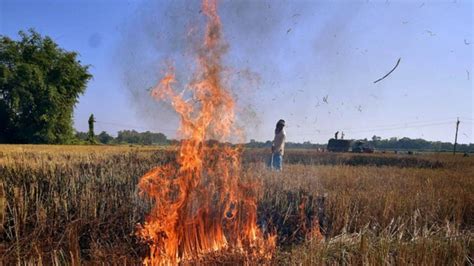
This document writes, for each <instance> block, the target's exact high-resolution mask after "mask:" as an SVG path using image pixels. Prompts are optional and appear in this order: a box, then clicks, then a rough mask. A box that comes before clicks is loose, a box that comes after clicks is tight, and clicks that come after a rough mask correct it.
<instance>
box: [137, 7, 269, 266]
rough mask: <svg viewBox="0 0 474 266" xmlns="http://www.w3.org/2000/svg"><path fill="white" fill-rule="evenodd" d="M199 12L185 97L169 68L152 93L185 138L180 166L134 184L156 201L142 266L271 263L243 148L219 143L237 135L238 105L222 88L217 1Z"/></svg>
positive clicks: (223, 46)
mask: <svg viewBox="0 0 474 266" xmlns="http://www.w3.org/2000/svg"><path fill="white" fill-rule="evenodd" d="M202 14H203V15H204V16H205V18H206V22H207V24H206V28H205V32H204V41H203V42H202V43H201V45H200V47H199V49H197V54H196V56H195V60H196V62H197V65H196V72H195V74H194V76H193V78H192V79H191V81H190V82H189V84H188V85H187V86H186V90H187V91H188V93H176V90H175V86H176V85H177V79H176V74H175V70H174V68H173V67H169V69H168V71H167V72H166V74H165V75H164V77H163V78H162V79H161V81H160V82H159V84H158V85H157V86H156V87H155V88H154V89H153V90H152V92H151V94H152V96H153V97H154V98H155V99H157V100H159V101H161V100H165V101H169V102H171V105H172V106H173V108H174V110H175V111H176V113H177V114H178V116H179V118H180V125H179V130H178V132H179V135H180V138H181V139H182V141H181V143H180V147H179V152H178V156H177V164H169V165H165V166H162V167H157V168H155V169H152V170H151V171H149V172H148V173H146V174H145V175H144V176H143V177H142V178H141V180H140V183H139V187H140V191H141V193H142V194H144V195H146V196H148V197H150V198H151V199H153V201H154V202H155V206H154V208H153V209H152V210H151V212H150V213H149V214H148V216H147V218H146V221H145V223H144V224H142V225H141V226H140V227H139V229H138V231H137V234H138V236H139V237H141V238H142V239H143V240H144V241H146V242H147V243H149V248H150V253H149V256H148V257H147V258H146V259H145V261H144V263H145V264H149V265H160V264H175V263H178V262H196V261H201V262H202V261H203V258H204V260H205V258H206V256H207V255H209V254H213V255H212V256H216V255H215V254H224V253H229V254H239V256H240V257H241V258H243V260H244V261H256V260H260V261H262V260H268V259H271V257H272V255H273V251H274V249H275V237H274V236H264V235H263V233H262V232H261V231H260V229H259V228H258V227H257V192H258V185H257V184H256V183H255V182H252V180H251V178H244V177H243V176H242V172H241V169H240V165H241V162H240V155H241V154H240V150H239V149H238V148H236V147H235V146H233V145H230V144H224V143H226V142H228V141H229V140H231V139H232V138H233V137H235V134H236V132H239V130H237V128H236V126H235V114H234V109H235V101H234V99H233V97H232V94H231V92H230V91H229V89H227V88H226V87H225V86H224V83H223V75H224V74H225V72H224V71H223V70H224V68H223V66H222V56H223V55H224V54H225V53H226V52H227V48H228V45H227V43H226V42H225V41H224V40H223V38H222V25H221V21H220V18H219V16H218V14H217V2H216V1H215V0H204V1H203V3H202ZM185 95H189V97H190V98H185Z"/></svg>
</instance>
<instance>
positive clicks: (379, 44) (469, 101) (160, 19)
mask: <svg viewBox="0 0 474 266" xmlns="http://www.w3.org/2000/svg"><path fill="white" fill-rule="evenodd" d="M0 3H1V4H0V34H2V35H7V36H10V37H13V38H16V37H17V32H18V31H19V30H21V29H28V28H31V27H33V28H35V29H36V30H37V31H38V32H40V33H41V34H43V35H48V36H50V37H52V38H53V39H54V40H55V41H56V42H57V43H58V44H59V45H60V46H61V47H63V48H65V49H66V50H74V51H78V52H79V54H80V60H81V61H82V62H83V63H85V64H89V65H91V67H90V71H91V73H92V74H93V75H94V78H93V80H91V81H90V82H89V85H88V88H87V91H86V93H85V94H84V95H83V96H82V97H81V98H80V103H79V104H78V105H77V107H76V109H75V115H74V119H75V127H76V129H78V130H81V131H86V130H87V118H88V116H89V115H90V113H94V115H95V116H96V119H97V120H98V123H97V124H96V130H97V131H102V130H105V131H108V132H110V133H113V134H115V133H116V131H118V130H121V129H132V128H134V129H136V130H139V131H144V130H151V131H160V132H163V133H165V134H166V135H168V136H171V137H173V136H174V133H175V129H176V125H177V118H176V116H175V114H174V113H173V111H172V110H170V107H169V106H167V105H166V104H164V103H156V102H153V100H152V99H151V98H150V97H149V96H148V92H147V89H148V88H149V87H151V86H153V85H154V84H155V83H156V82H157V80H159V78H160V75H161V74H160V73H162V69H163V66H164V61H165V60H168V61H171V62H174V64H175V65H176V66H177V69H178V72H179V73H178V78H180V79H181V80H182V82H181V83H185V80H186V79H187V78H189V77H188V76H187V74H186V73H189V72H191V71H192V62H193V61H192V57H191V56H190V51H191V50H192V49H191V48H192V47H191V45H190V44H189V42H188V39H187V37H186V33H187V32H188V31H189V29H190V28H192V27H195V26H196V25H200V23H201V22H202V18H201V16H202V15H201V14H200V13H199V2H196V1H158V0H155V1H118V0H115V1H111V0H107V1H105V0H102V1H101V0H95V1H91V0H84V1H75V0H72V1H58V0H54V1H53V0H48V1H46V0H44V1H42V0H34V1H33V0H30V1H26V0H15V1H10V0H0ZM219 12H220V14H221V17H222V22H223V28H224V34H225V38H226V40H227V42H228V43H229V52H228V54H227V55H226V57H225V63H226V65H227V66H228V69H227V70H228V73H230V75H229V76H230V82H229V83H230V84H231V86H232V88H231V89H232V90H233V93H234V94H235V96H236V98H237V102H238V109H237V111H238V113H239V123H240V124H241V125H242V126H244V128H245V129H246V132H247V138H248V139H252V138H253V139H257V140H267V139H271V138H272V137H273V136H272V135H273V128H274V124H275V123H276V121H277V120H278V119H280V118H283V119H285V120H286V121H287V125H288V126H287V135H288V140H289V141H307V140H309V141H312V142H319V143H324V142H326V141H327V139H328V138H329V137H331V136H332V135H333V133H334V132H335V131H338V130H339V131H344V132H345V135H346V138H365V137H367V138H370V137H371V136H373V135H374V134H375V135H377V136H382V137H384V138H385V137H403V136H408V137H412V138H417V137H421V138H425V139H429V140H442V141H451V142H452V141H453V138H454V129H455V120H456V117H460V120H461V124H460V133H459V142H461V143H470V142H471V143H472V142H474V120H473V119H474V116H473V104H474V98H473V97H474V96H473V83H472V80H473V78H474V70H473V45H474V44H472V42H473V14H474V7H473V4H472V1H462V0H457V1H452V0H449V1H408V0H406V1H385V0H384V1H372V0H370V1H249V0H247V1H232V2H230V1H222V2H221V5H220V9H219ZM398 58H401V62H400V65H399V66H398V68H397V69H396V70H395V71H394V72H393V73H392V74H391V75H390V76H388V77H387V78H386V79H384V80H382V81H380V82H378V83H376V84H374V83H373V81H375V80H377V79H378V78H380V77H382V76H383V75H385V74H386V73H387V72H388V71H389V70H390V69H392V67H393V66H394V65H395V63H396V61H397V60H398ZM324 99H326V101H324Z"/></svg>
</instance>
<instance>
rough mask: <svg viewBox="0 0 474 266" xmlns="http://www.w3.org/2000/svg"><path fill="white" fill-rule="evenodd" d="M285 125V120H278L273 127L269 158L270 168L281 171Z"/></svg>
mask: <svg viewBox="0 0 474 266" xmlns="http://www.w3.org/2000/svg"><path fill="white" fill-rule="evenodd" d="M284 127H285V120H283V119H280V120H278V122H277V124H276V128H275V138H274V139H273V143H272V158H271V165H270V166H271V168H272V169H273V170H277V171H281V170H282V169H283V166H282V163H283V162H282V161H283V154H284V152H285V139H286V133H285V130H284V129H283V128H284Z"/></svg>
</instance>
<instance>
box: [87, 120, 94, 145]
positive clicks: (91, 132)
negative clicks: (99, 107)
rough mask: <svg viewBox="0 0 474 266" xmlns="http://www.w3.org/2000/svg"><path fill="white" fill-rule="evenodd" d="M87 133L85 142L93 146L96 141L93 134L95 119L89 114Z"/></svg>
mask: <svg viewBox="0 0 474 266" xmlns="http://www.w3.org/2000/svg"><path fill="white" fill-rule="evenodd" d="M88 122H89V132H88V133H87V135H88V136H87V140H88V141H89V143H91V144H95V143H96V141H95V133H94V123H95V118H94V114H91V116H89V121H88Z"/></svg>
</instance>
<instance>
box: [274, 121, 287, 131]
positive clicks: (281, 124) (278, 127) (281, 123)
mask: <svg viewBox="0 0 474 266" xmlns="http://www.w3.org/2000/svg"><path fill="white" fill-rule="evenodd" d="M284 126H285V120H283V119H280V120H278V122H277V124H276V127H275V134H278V133H280V132H281V131H282V130H283V127H284Z"/></svg>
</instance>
